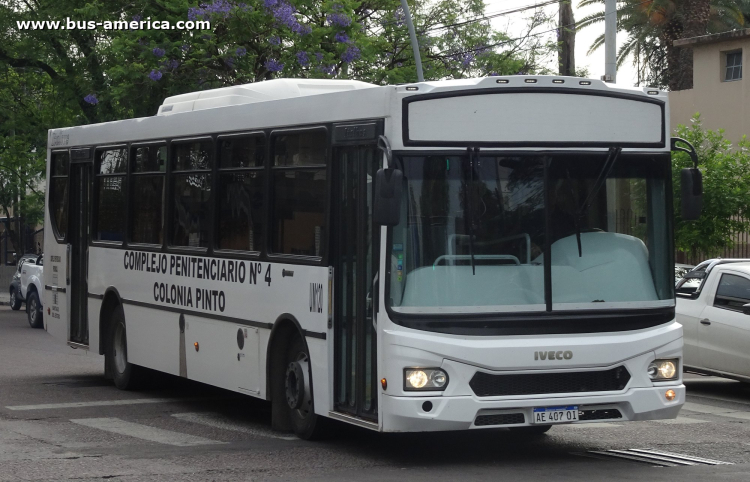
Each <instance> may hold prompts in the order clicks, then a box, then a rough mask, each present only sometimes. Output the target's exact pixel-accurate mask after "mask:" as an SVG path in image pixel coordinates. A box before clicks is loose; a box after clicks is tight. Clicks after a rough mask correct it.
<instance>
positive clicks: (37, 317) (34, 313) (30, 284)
mask: <svg viewBox="0 0 750 482" xmlns="http://www.w3.org/2000/svg"><path fill="white" fill-rule="evenodd" d="M43 262H44V255H39V257H38V258H37V259H36V260H33V259H30V260H28V261H26V262H25V263H24V264H23V266H22V267H21V297H22V298H23V299H24V300H26V314H27V315H28V318H29V325H31V327H32V328H41V327H42V326H43V320H44V311H43V309H42V295H41V293H42V292H43V290H44V285H43V284H42V279H43V276H42V273H43V270H44V265H43Z"/></svg>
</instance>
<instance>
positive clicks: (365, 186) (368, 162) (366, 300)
mask: <svg viewBox="0 0 750 482" xmlns="http://www.w3.org/2000/svg"><path fill="white" fill-rule="evenodd" d="M373 137H374V136H373ZM376 154H377V149H376V147H375V144H374V140H373V143H372V144H362V145H353V146H340V147H336V148H335V150H334V156H333V189H334V197H333V205H332V213H331V214H332V222H333V230H332V231H331V233H332V234H331V241H332V251H331V264H332V265H333V267H334V338H335V345H334V346H335V348H334V352H335V355H334V357H335V365H336V366H335V376H334V379H335V383H334V406H335V410H336V411H337V412H344V413H348V414H351V415H354V416H357V417H360V418H364V419H370V420H373V421H377V418H378V412H377V399H378V397H377V394H378V391H377V386H376V380H377V363H376V360H377V357H376V350H377V336H376V332H375V328H374V324H373V303H374V302H375V293H376V290H377V288H376V287H375V286H374V278H375V275H376V273H377V268H378V246H379V241H380V239H379V236H375V233H376V232H377V233H379V232H380V231H379V230H375V229H374V226H373V223H372V187H373V180H374V179H375V172H376V171H377V169H378V166H379V162H378V160H379V158H380V156H378V155H376Z"/></svg>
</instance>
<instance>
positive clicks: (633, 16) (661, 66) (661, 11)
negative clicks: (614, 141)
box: [578, 0, 750, 90]
mask: <svg viewBox="0 0 750 482" xmlns="http://www.w3.org/2000/svg"><path fill="white" fill-rule="evenodd" d="M603 3H604V0H581V1H580V3H579V6H580V7H585V6H589V5H595V4H603ZM743 10H744V11H745V12H748V11H750V1H749V0H645V1H644V0H618V11H617V30H618V32H624V33H625V34H626V35H627V40H626V43H625V44H624V45H623V46H622V47H621V48H620V50H619V52H618V54H617V63H618V65H622V64H623V63H624V62H625V61H627V59H628V57H629V56H630V55H632V56H633V61H634V63H635V64H636V65H637V67H638V83H639V84H640V83H647V84H649V85H653V86H656V87H662V88H666V87H668V88H669V89H670V90H682V89H689V88H692V84H693V53H692V49H690V48H679V47H675V46H674V45H673V43H674V41H675V40H678V39H681V38H688V37H697V36H700V35H705V34H707V33H717V32H723V31H727V30H732V29H734V28H742V27H743V26H744V25H745V17H744V15H743V14H742V12H743ZM603 21H604V13H603V12H600V13H595V14H591V15H589V16H587V17H585V18H583V19H582V20H581V21H580V22H579V23H578V28H579V29H580V28H584V27H588V26H590V25H594V24H597V23H600V22H603ZM603 44H604V34H602V35H600V36H599V37H597V39H596V40H595V41H594V43H592V45H591V47H590V48H589V53H590V52H592V51H594V50H596V49H598V48H599V47H601V46H602V45H603Z"/></svg>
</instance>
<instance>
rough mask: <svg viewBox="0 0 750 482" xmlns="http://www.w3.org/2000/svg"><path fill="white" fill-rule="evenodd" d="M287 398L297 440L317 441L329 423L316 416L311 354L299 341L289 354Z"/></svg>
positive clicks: (286, 381)
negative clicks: (298, 438)
mask: <svg viewBox="0 0 750 482" xmlns="http://www.w3.org/2000/svg"><path fill="white" fill-rule="evenodd" d="M284 398H285V400H286V404H287V406H288V407H289V417H290V418H289V421H290V423H291V425H292V428H293V429H294V433H296V434H297V436H298V437H300V438H302V439H305V440H314V439H318V438H320V437H321V436H323V433H324V430H325V427H324V425H325V422H326V420H325V419H324V418H323V417H321V416H319V415H316V414H315V410H314V403H313V393H312V373H311V370H310V354H309V353H308V352H307V347H306V346H305V343H304V341H303V340H302V339H301V338H299V337H297V338H295V339H294V341H293V342H292V343H291V344H290V345H289V349H288V350H287V355H286V368H285V369H284Z"/></svg>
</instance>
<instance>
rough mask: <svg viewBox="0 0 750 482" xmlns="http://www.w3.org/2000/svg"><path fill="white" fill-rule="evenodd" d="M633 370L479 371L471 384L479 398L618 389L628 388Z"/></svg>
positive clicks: (617, 368)
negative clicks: (503, 373) (508, 373)
mask: <svg viewBox="0 0 750 482" xmlns="http://www.w3.org/2000/svg"><path fill="white" fill-rule="evenodd" d="M629 380H630V373H628V370H627V369H626V368H625V367H622V366H620V367H616V368H612V369H611V370H605V371H588V372H561V373H523V374H514V375H493V374H491V373H484V372H476V373H475V374H474V376H473V377H472V379H471V381H470V382H469V386H470V387H471V389H472V390H473V391H474V393H475V394H476V395H477V396H479V397H499V396H504V395H538V394H546V393H578V392H614V391H619V390H622V389H623V388H625V385H627V384H628V381H629Z"/></svg>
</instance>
